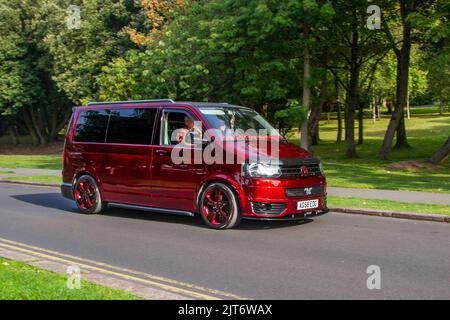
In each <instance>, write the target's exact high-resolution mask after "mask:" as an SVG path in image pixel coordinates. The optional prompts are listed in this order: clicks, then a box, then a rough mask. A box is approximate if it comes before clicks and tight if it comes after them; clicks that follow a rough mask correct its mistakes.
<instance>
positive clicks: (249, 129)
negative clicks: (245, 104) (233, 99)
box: [200, 107, 280, 138]
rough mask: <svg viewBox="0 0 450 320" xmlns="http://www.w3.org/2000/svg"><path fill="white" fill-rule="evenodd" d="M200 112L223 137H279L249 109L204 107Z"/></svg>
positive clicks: (262, 119) (271, 127) (264, 121)
mask: <svg viewBox="0 0 450 320" xmlns="http://www.w3.org/2000/svg"><path fill="white" fill-rule="evenodd" d="M200 112H201V113H202V114H203V116H204V117H205V118H206V120H207V121H208V123H209V124H210V125H211V126H212V127H213V128H214V129H218V130H220V131H221V132H222V133H223V134H224V135H225V136H242V135H248V136H254V135H257V136H272V137H277V138H279V137H280V134H279V133H278V130H276V129H275V128H274V127H273V126H272V125H271V124H270V123H269V122H268V121H267V120H266V119H264V118H263V117H262V116H261V115H260V114H258V113H257V112H256V111H253V110H251V109H246V108H230V107H225V108H220V107H218V108H216V107H206V108H200Z"/></svg>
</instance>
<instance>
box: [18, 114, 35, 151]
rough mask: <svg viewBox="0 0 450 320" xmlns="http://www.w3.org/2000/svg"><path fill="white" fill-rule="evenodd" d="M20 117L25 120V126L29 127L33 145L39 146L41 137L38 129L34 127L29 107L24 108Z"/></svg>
mask: <svg viewBox="0 0 450 320" xmlns="http://www.w3.org/2000/svg"><path fill="white" fill-rule="evenodd" d="M20 119H21V120H22V121H23V123H24V124H25V127H27V129H28V132H29V134H30V136H31V141H32V144H33V146H37V145H38V144H39V137H38V135H37V133H36V130H35V129H34V126H33V121H32V120H31V116H30V114H29V111H28V108H23V109H22V115H21V116H20Z"/></svg>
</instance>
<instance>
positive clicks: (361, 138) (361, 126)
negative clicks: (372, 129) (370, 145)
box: [358, 101, 364, 144]
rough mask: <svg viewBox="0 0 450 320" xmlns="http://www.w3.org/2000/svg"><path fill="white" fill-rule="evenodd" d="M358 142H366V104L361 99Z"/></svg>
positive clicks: (359, 104)
mask: <svg viewBox="0 0 450 320" xmlns="http://www.w3.org/2000/svg"><path fill="white" fill-rule="evenodd" d="M358 108H359V109H358V144H363V143H364V105H363V102H362V101H360V102H359V103H358Z"/></svg>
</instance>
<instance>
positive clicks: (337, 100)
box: [334, 78, 342, 143]
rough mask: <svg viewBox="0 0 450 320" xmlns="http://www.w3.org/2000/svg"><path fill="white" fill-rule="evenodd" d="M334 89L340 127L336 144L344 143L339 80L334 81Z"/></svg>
mask: <svg viewBox="0 0 450 320" xmlns="http://www.w3.org/2000/svg"><path fill="white" fill-rule="evenodd" d="M334 88H335V93H336V108H337V125H338V128H337V137H336V143H340V142H341V141H342V115H341V102H340V101H339V82H338V80H337V78H336V79H335V81H334Z"/></svg>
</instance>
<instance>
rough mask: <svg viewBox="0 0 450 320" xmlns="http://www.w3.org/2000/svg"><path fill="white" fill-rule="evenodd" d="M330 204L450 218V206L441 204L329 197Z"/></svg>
mask: <svg viewBox="0 0 450 320" xmlns="http://www.w3.org/2000/svg"><path fill="white" fill-rule="evenodd" d="M328 204H329V205H330V206H334V207H344V208H355V209H375V210H389V211H397V212H413V213H423V214H443V215H448V216H450V206H447V205H440V204H424V203H407V202H399V201H390V200H378V199H361V198H346V197H335V196H328Z"/></svg>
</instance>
